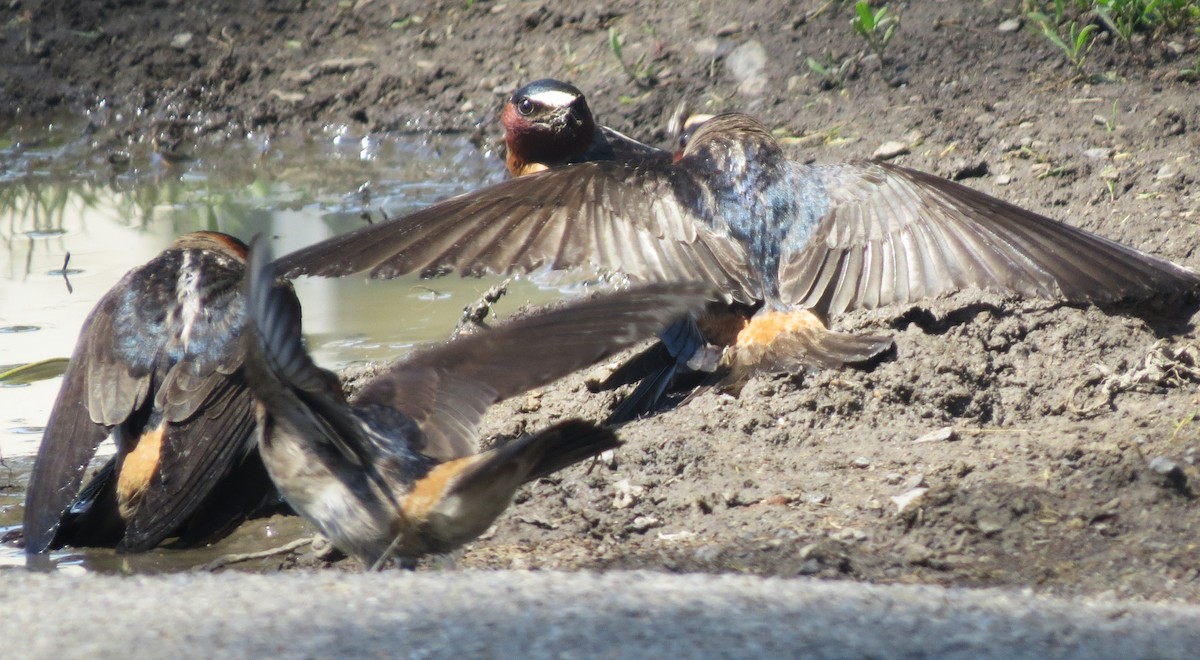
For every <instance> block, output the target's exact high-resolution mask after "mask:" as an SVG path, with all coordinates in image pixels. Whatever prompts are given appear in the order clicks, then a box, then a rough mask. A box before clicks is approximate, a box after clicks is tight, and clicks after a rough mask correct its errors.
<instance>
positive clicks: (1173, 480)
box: [1150, 456, 1188, 490]
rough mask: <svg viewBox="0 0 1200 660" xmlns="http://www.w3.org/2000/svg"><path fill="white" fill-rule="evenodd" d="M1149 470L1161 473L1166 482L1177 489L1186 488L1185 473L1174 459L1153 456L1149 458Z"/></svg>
mask: <svg viewBox="0 0 1200 660" xmlns="http://www.w3.org/2000/svg"><path fill="white" fill-rule="evenodd" d="M1150 470H1152V471H1153V472H1154V473H1155V474H1159V475H1162V476H1163V477H1165V478H1166V480H1167V484H1168V485H1170V486H1171V487H1173V488H1178V489H1179V490H1186V489H1187V487H1188V483H1187V482H1188V477H1187V473H1186V472H1184V471H1183V466H1181V465H1180V464H1179V463H1176V462H1175V461H1174V459H1170V458H1167V457H1166V456H1155V457H1154V458H1152V459H1150Z"/></svg>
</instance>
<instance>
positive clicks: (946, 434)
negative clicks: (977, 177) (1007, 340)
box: [913, 177, 999, 443]
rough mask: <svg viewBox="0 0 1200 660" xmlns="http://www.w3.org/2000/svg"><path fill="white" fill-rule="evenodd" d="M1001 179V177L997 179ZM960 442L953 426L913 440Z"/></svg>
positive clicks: (916, 441) (915, 441)
mask: <svg viewBox="0 0 1200 660" xmlns="http://www.w3.org/2000/svg"><path fill="white" fill-rule="evenodd" d="M997 178H999V177H997ZM955 440H958V432H957V431H955V430H954V427H952V426H943V427H942V428H940V429H938V430H936V431H931V432H929V433H926V434H925V435H923V436H921V437H919V438H917V439H916V440H913V443H918V442H954V441H955Z"/></svg>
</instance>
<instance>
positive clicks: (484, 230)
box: [277, 162, 762, 302]
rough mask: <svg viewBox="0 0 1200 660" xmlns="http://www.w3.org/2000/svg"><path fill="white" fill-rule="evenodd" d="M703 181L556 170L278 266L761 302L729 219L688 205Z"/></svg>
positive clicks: (644, 170)
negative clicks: (600, 282) (546, 274)
mask: <svg viewBox="0 0 1200 660" xmlns="http://www.w3.org/2000/svg"><path fill="white" fill-rule="evenodd" d="M697 185H698V184H697V183H696V181H695V179H694V178H693V177H692V176H691V175H690V174H689V173H688V172H686V171H684V170H682V169H681V168H676V167H672V166H670V165H669V164H665V163H657V164H655V163H616V162H600V163H582V164H578V165H571V166H566V167H561V168H555V169H553V170H550V171H546V172H542V173H539V174H535V175H530V176H524V177H519V178H516V179H512V180H510V181H505V182H503V183H499V184H497V185H495V186H491V187H489V188H485V189H482V190H478V191H475V192H472V193H468V194H466V195H461V196H458V197H454V198H451V199H448V200H446V201H443V202H440V203H438V204H434V205H433V206H429V207H427V208H425V209H422V210H420V211H417V212H416V213H413V214H410V215H408V216H405V217H402V218H398V219H395V220H392V221H388V222H384V223H379V224H375V225H370V226H366V227H362V228H359V229H357V230H355V231H352V232H349V233H346V234H343V235H341V236H335V237H333V238H330V239H328V240H325V241H322V242H320V243H317V244H315V245H312V246H309V247H307V248H303V249H301V250H298V251H296V252H293V253H291V254H289V255H285V256H283V257H281V258H280V259H279V260H278V262H277V264H278V269H279V272H281V273H283V274H284V275H285V276H287V277H295V276H298V275H319V276H323V277H334V276H341V275H349V274H351V273H357V272H361V271H369V272H370V274H371V276H372V277H376V278H387V277H395V276H397V275H400V274H403V273H410V272H414V271H416V272H421V273H424V274H426V275H433V274H440V273H442V272H445V271H448V270H458V271H459V272H461V273H463V274H465V275H478V274H481V273H484V272H490V273H498V274H507V273H528V272H531V271H535V270H539V269H543V268H546V269H554V270H576V269H579V270H590V271H613V272H619V273H623V274H625V275H627V276H629V277H630V278H631V279H633V280H635V281H642V282H665V281H688V282H705V283H708V284H712V285H713V286H715V287H716V288H717V289H719V290H721V291H724V292H727V293H729V294H731V295H732V296H733V297H734V298H735V299H737V300H739V301H742V302H750V299H752V298H754V297H755V296H757V295H758V292H759V291H761V288H762V287H761V284H760V283H759V282H757V281H754V279H753V276H752V275H751V274H750V273H751V272H752V270H751V269H750V268H749V267H748V260H747V255H746V253H745V250H744V249H743V248H742V246H741V245H740V244H739V243H738V242H736V241H734V240H731V239H730V237H729V235H728V229H727V228H726V227H725V225H724V224H723V223H719V222H714V221H713V220H712V219H711V218H705V217H701V216H699V215H697V214H696V213H695V212H693V211H691V210H689V208H688V207H686V206H685V205H684V204H681V203H679V201H678V198H679V197H677V196H695V195H696V194H698V193H697V192H696V190H695V188H696V186H697ZM743 299H745V300H743Z"/></svg>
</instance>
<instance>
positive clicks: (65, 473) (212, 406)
mask: <svg viewBox="0 0 1200 660" xmlns="http://www.w3.org/2000/svg"><path fill="white" fill-rule="evenodd" d="M245 257H246V246H245V245H244V244H243V243H242V242H241V241H239V240H237V239H236V238H233V237H232V236H227V235H225V234H219V233H216V232H196V233H192V234H187V235H184V236H182V237H180V238H178V239H176V240H175V241H174V242H173V243H172V244H171V246H170V247H168V248H167V249H166V251H164V252H163V253H162V254H160V255H159V256H157V257H155V258H154V259H152V260H151V261H149V262H148V263H147V264H146V265H144V266H140V267H138V268H135V269H133V270H131V271H130V272H129V273H127V274H126V275H125V276H124V277H123V278H122V279H121V281H120V282H118V283H117V285H116V286H114V287H113V288H112V289H111V290H110V291H109V292H108V293H106V294H105V295H104V297H103V298H101V299H100V302H99V303H98V304H97V305H96V307H95V309H93V310H92V312H91V314H90V315H89V316H88V318H87V320H86V321H85V322H84V325H83V330H82V331H81V332H80V335H79V341H78V343H77V344H76V346H75V351H74V353H72V355H71V360H70V363H69V365H68V367H67V372H66V374H65V376H64V378H63V384H62V388H61V389H60V390H59V393H58V399H57V400H56V401H55V403H54V409H53V411H52V412H51V413H50V419H49V421H48V422H47V424H46V431H45V434H44V435H43V436H42V444H41V447H40V448H39V449H38V455H37V460H36V462H35V463H34V467H33V473H32V474H31V476H30V479H29V490H28V492H27V494H26V499H25V525H24V532H25V551H26V552H27V553H30V554H37V553H42V552H45V551H46V550H48V549H51V548H58V547H62V546H63V545H72V546H107V547H115V548H117V549H118V550H120V551H125V552H138V551H143V550H148V549H150V548H152V547H154V546H156V545H158V544H159V543H161V542H163V541H164V540H166V539H169V538H172V537H175V538H177V539H178V541H177V543H178V544H179V545H181V546H186V545H196V544H201V543H204V542H207V541H210V540H212V539H214V538H215V537H219V536H220V535H222V534H223V533H225V532H227V531H228V530H231V529H232V528H233V527H234V526H236V525H237V524H238V523H240V522H241V521H243V520H245V519H246V518H247V517H250V516H251V515H254V514H256V513H258V512H260V511H263V510H265V509H269V508H271V507H273V506H276V505H279V503H280V502H281V499H280V497H279V494H278V491H277V490H276V489H275V487H274V486H273V485H272V484H271V482H270V479H269V478H268V476H267V473H266V470H265V468H264V467H263V464H262V461H261V459H260V458H259V456H258V452H257V451H254V436H253V433H252V431H253V425H254V417H253V409H252V407H251V397H250V391H249V389H248V388H247V387H246V384H245V381H244V379H243V375H242V369H241V365H242V347H241V335H242V329H243V321H244V318H245V317H244V307H245V305H244V300H243V298H242V295H241V290H240V286H241V282H242V278H243V271H244V270H245ZM279 295H281V296H285V297H286V296H288V295H291V294H290V292H281V293H280V294H279ZM106 437H109V438H111V439H112V440H113V441H114V442H115V443H116V448H117V452H116V455H115V456H114V457H113V458H112V459H110V460H109V461H108V462H107V463H106V464H105V465H104V467H103V468H101V470H100V471H99V472H98V473H97V474H96V475H95V476H94V477H93V478H92V480H91V481H90V482H88V484H87V485H86V486H85V487H84V488H83V489H82V490H80V488H79V485H80V483H81V482H82V480H83V475H84V472H85V470H86V469H87V465H88V462H89V461H90V460H91V459H92V457H93V456H94V455H95V453H96V449H97V447H98V446H99V444H100V443H101V442H102V441H103V440H104V439H105V438H106Z"/></svg>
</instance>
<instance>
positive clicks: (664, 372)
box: [604, 358, 691, 426]
mask: <svg viewBox="0 0 1200 660" xmlns="http://www.w3.org/2000/svg"><path fill="white" fill-rule="evenodd" d="M681 370H683V371H686V372H688V373H691V370H690V369H688V368H687V366H686V365H681V364H680V363H679V362H677V361H675V360H674V359H673V358H672V359H671V360H670V362H668V363H667V364H664V365H662V366H660V367H659V368H658V369H656V370H655V371H653V372H651V373H650V374H648V375H646V376H644V377H642V380H641V382H640V383H638V385H637V387H635V388H634V390H633V391H632V392H630V393H629V395H628V396H626V397H625V398H624V399H622V400H621V402H620V403H618V404H617V407H616V408H614V409H613V411H612V413H611V414H610V415H609V416H608V417H607V418H606V419H605V420H604V424H605V426H615V425H617V424H624V423H625V422H631V421H633V420H635V419H637V418H639V417H644V416H646V415H649V414H650V413H652V412H654V411H655V410H657V409H658V408H659V406H660V405H661V404H662V402H663V399H664V398H665V397H666V394H667V389H668V388H669V387H670V386H671V384H672V383H673V382H674V381H675V376H676V374H678V373H679V372H680V371H681ZM606 382H607V381H606Z"/></svg>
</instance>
